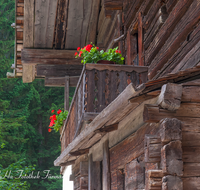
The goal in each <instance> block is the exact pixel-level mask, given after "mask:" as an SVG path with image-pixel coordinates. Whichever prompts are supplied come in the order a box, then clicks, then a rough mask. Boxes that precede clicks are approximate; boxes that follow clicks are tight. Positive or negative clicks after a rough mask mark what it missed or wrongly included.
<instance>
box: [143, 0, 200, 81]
mask: <svg viewBox="0 0 200 190" xmlns="http://www.w3.org/2000/svg"><path fill="white" fill-rule="evenodd" d="M179 2H180V1H179ZM179 2H178V3H177V5H178V4H179ZM187 3H189V4H190V1H187ZM186 7H187V5H186ZM174 10H175V8H174V9H173V11H174ZM186 10H187V9H186ZM173 11H172V13H173ZM199 11H200V5H199V2H198V1H197V0H195V1H194V2H193V3H192V4H191V6H190V8H189V9H188V11H187V12H186V14H185V15H184V16H183V15H182V16H183V17H182V19H181V21H180V22H179V23H178V24H177V25H176V26H175V27H174V28H173V30H172V31H171V32H173V33H172V34H171V36H172V37H171V38H169V39H168V40H167V41H164V42H163V43H164V44H165V45H164V44H162V43H160V45H158V46H156V47H155V48H154V50H155V49H157V48H158V47H159V46H160V48H159V49H161V47H163V48H162V50H160V53H159V54H158V55H157V56H156V57H155V59H154V56H155V55H156V54H157V53H156V52H152V51H154V50H153V49H151V48H152V47H151V46H150V48H149V49H151V50H150V51H151V53H152V55H154V56H152V55H150V57H151V58H150V59H148V58H147V62H149V63H150V62H151V66H150V72H149V79H152V78H153V77H154V76H155V75H156V73H157V71H158V70H160V69H161V68H162V67H163V66H164V65H165V63H166V62H167V61H168V60H169V58H171V57H172V56H173V54H174V52H175V51H176V50H178V48H179V47H180V44H181V43H182V42H184V41H185V39H186V37H187V36H188V34H189V33H190V32H191V31H193V27H194V26H195V25H196V24H197V23H198V22H199ZM172 13H171V14H172ZM171 14H170V15H171ZM170 15H169V17H170ZM169 17H168V18H169ZM188 19H189V20H188ZM168 20H169V19H167V20H166V22H165V23H167V21H168ZM177 20H178V19H177ZM186 20H187V22H186ZM187 23H189V24H187ZM164 25H165V24H164ZM164 25H163V26H164ZM162 28H163V27H162ZM167 30H168V32H169V29H167ZM177 30H178V31H179V32H177ZM160 31H162V30H160ZM160 31H159V32H160ZM166 37H169V35H168V33H167V34H166ZM155 39H157V38H155ZM157 44H158V42H157ZM161 45H162V46H161ZM163 45H164V46H163ZM159 49H157V50H158V51H159ZM147 54H148V53H147ZM153 59H154V60H153ZM152 60H153V61H152Z"/></svg>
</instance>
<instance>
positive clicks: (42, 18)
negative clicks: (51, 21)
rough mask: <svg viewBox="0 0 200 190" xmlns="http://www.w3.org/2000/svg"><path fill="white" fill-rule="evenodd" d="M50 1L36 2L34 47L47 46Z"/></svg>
mask: <svg viewBox="0 0 200 190" xmlns="http://www.w3.org/2000/svg"><path fill="white" fill-rule="evenodd" d="M49 1H50V0H46V1H42V0H35V32H34V47H35V48H38V47H40V48H44V47H45V46H46V31H47V21H48V11H49Z"/></svg>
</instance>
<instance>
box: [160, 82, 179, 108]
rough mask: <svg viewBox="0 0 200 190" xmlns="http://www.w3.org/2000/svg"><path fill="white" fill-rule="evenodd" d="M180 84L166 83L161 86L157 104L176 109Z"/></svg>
mask: <svg viewBox="0 0 200 190" xmlns="http://www.w3.org/2000/svg"><path fill="white" fill-rule="evenodd" d="M181 97H182V85H178V84H174V83H168V84H165V85H163V86H162V89H161V93H160V95H159V97H158V102H157V103H158V105H159V106H161V107H162V108H164V109H167V110H171V111H174V110H177V109H178V108H179V107H180V104H181Z"/></svg>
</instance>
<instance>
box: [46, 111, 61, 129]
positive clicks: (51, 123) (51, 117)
mask: <svg viewBox="0 0 200 190" xmlns="http://www.w3.org/2000/svg"><path fill="white" fill-rule="evenodd" d="M54 112H55V111H54V110H51V113H54ZM61 112H62V110H60V109H59V110H58V111H57V114H58V115H59V114H60V113H61ZM49 119H50V124H49V129H48V132H51V131H52V128H53V126H54V125H55V123H56V120H57V116H56V115H55V114H54V115H52V116H50V118H49Z"/></svg>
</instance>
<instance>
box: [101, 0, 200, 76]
mask: <svg viewBox="0 0 200 190" xmlns="http://www.w3.org/2000/svg"><path fill="white" fill-rule="evenodd" d="M108 5H109V6H108ZM103 6H105V7H104V8H105V9H103V7H102V9H101V11H102V12H105V11H110V15H109V14H108V15H107V17H106V18H104V19H103V18H101V17H100V22H99V26H98V28H99V33H98V38H97V45H99V46H100V47H101V45H102V44H103V45H102V47H104V48H105V49H107V48H110V47H111V46H112V47H115V46H119V47H120V50H121V51H122V54H123V56H124V57H125V64H132V65H146V66H149V72H148V78H149V79H156V78H159V77H162V76H165V75H167V74H168V73H176V72H178V71H181V70H186V69H188V68H192V67H194V66H196V65H197V64H198V63H199V62H200V58H199V54H200V49H199V41H200V38H199V32H200V22H199V11H200V4H199V1H198V0H188V1H184V0H176V1H170V0H166V1H162V0H158V1H157V0H140V1H129V0H124V1H123V5H121V4H119V2H118V1H112V3H110V2H109V4H108V3H107V2H105V3H104V4H103ZM106 6H108V7H106ZM120 6H122V9H121V8H120ZM100 15H101V14H100ZM102 15H103V13H102ZM119 17H121V19H119ZM111 20H112V21H111ZM120 21H121V22H120ZM119 25H120V26H119ZM110 32H111V33H110ZM105 34H106V35H105ZM123 34H124V37H123V38H121V40H119V41H117V42H116V41H115V40H116V39H117V38H119V37H120V36H122V35H123ZM107 36H108V37H109V38H107ZM105 37H106V38H105Z"/></svg>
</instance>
